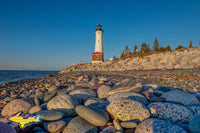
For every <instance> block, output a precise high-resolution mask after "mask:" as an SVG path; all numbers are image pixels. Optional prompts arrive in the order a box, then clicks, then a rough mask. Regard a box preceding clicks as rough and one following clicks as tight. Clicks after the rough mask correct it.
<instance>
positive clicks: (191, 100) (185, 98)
mask: <svg viewBox="0 0 200 133" xmlns="http://www.w3.org/2000/svg"><path fill="white" fill-rule="evenodd" d="M161 97H164V98H165V99H166V100H165V101H173V102H177V103H181V104H183V105H192V104H200V102H199V100H198V99H197V97H196V96H195V95H192V94H190V93H187V92H183V91H181V90H172V91H169V92H166V93H164V94H163V95H162V96H161Z"/></svg>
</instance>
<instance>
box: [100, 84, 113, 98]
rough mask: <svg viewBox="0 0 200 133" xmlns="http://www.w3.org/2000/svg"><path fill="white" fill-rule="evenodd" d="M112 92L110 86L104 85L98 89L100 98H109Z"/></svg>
mask: <svg viewBox="0 0 200 133" xmlns="http://www.w3.org/2000/svg"><path fill="white" fill-rule="evenodd" d="M110 90H111V87H110V86H107V85H102V86H101V87H99V88H98V90H97V93H98V97H99V98H107V97H108V92H109V91H110Z"/></svg>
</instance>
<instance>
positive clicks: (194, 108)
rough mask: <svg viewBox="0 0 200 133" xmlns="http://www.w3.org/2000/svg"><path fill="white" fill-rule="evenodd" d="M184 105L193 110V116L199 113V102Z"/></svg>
mask: <svg viewBox="0 0 200 133" xmlns="http://www.w3.org/2000/svg"><path fill="white" fill-rule="evenodd" d="M186 107H187V108H189V109H190V110H191V111H192V112H193V114H194V116H195V115H198V114H200V105H199V104H197V105H188V106H186Z"/></svg>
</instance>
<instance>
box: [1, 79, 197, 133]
mask: <svg viewBox="0 0 200 133" xmlns="http://www.w3.org/2000/svg"><path fill="white" fill-rule="evenodd" d="M65 82H66V83H64V84H63V83H62V81H60V83H59V87H56V88H57V89H51V91H49V89H47V88H51V86H47V85H45V84H43V86H46V89H45V87H44V88H42V87H41V88H37V89H29V90H28V89H27V91H25V90H26V89H22V90H18V91H16V92H17V93H16V96H15V97H13V99H9V98H7V97H11V96H6V97H5V98H4V99H3V101H4V102H3V101H2V102H1V103H2V104H3V105H4V106H3V107H1V108H2V110H1V118H0V121H1V122H0V124H2V125H3V124H4V125H6V126H7V127H8V130H9V131H11V130H12V132H13V133H14V132H21V131H22V129H19V126H17V125H15V124H13V123H10V122H9V121H6V118H5V117H6V116H9V115H13V114H15V113H17V112H19V111H23V112H24V113H25V114H26V115H33V114H37V115H39V116H40V118H41V119H42V123H40V124H39V125H36V126H35V127H33V128H28V129H26V131H23V132H33V133H45V132H51V133H59V132H62V133H97V132H100V133H123V132H124V133H127V132H135V133H152V132H153V133H160V132H169V133H180V132H181V133H187V132H191V133H195V132H199V128H198V127H199V125H200V121H199V116H200V101H199V98H198V97H197V95H198V93H195V92H194V93H189V92H184V91H182V90H179V89H176V88H172V87H169V88H167V87H165V88H163V87H161V86H158V85H156V84H150V83H148V84H145V83H142V82H137V81H135V80H134V79H132V78H129V79H123V78H114V77H109V78H108V77H103V76H98V75H86V76H79V77H71V78H70V79H68V80H67V81H65ZM52 86H57V85H55V84H54V85H52ZM63 86H65V87H63ZM23 91H25V93H24V92H23ZM8 93H10V92H8ZM22 94H26V95H22ZM27 94H29V95H27ZM38 94H39V95H38ZM2 95H4V94H2ZM25 97H26V98H25ZM2 122H4V123H2ZM6 123H7V124H6ZM8 124H9V125H8ZM0 130H1V128H0ZM2 130H3V131H5V130H6V129H4V128H2Z"/></svg>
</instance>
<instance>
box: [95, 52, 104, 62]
mask: <svg viewBox="0 0 200 133" xmlns="http://www.w3.org/2000/svg"><path fill="white" fill-rule="evenodd" d="M102 62H103V53H101V52H95V53H93V54H92V63H102Z"/></svg>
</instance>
